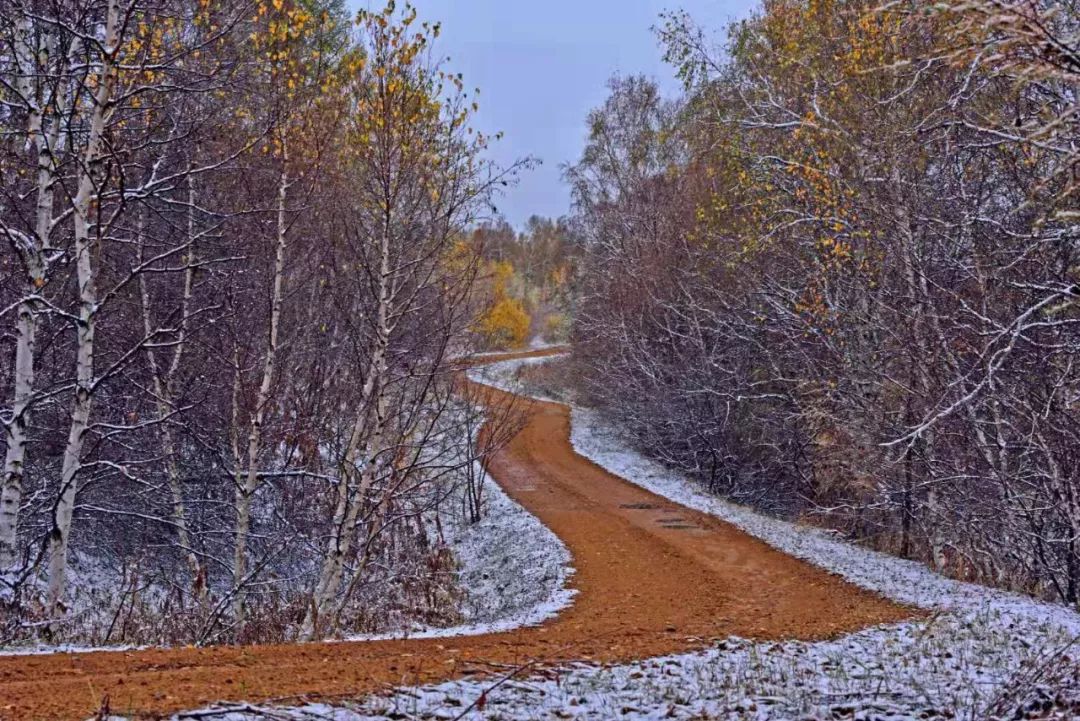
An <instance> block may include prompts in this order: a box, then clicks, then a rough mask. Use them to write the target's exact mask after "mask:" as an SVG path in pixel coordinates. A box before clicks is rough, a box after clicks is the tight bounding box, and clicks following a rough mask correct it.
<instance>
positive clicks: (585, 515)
mask: <svg viewBox="0 0 1080 721" xmlns="http://www.w3.org/2000/svg"><path fill="white" fill-rule="evenodd" d="M569 430H570V421H569V412H568V409H567V408H566V407H565V406H562V405H558V404H554V403H534V404H532V406H531V408H530V409H529V417H528V421H527V424H526V425H525V427H524V429H523V430H522V431H521V433H519V434H518V435H517V436H516V437H515V438H514V440H513V441H512V442H511V443H510V444H509V445H508V446H507V447H506V448H504V449H503V450H502V451H501V452H500V453H499V454H498V455H497V456H496V457H495V458H494V459H493V460H492V462H491V463H490V468H489V470H490V472H491V474H492V475H493V476H494V478H495V479H496V480H497V481H498V482H499V484H500V485H502V487H503V488H504V489H506V491H507V493H509V494H510V495H511V496H512V497H513V498H514V499H515V500H517V501H518V502H519V503H521V504H522V505H523V506H525V507H526V508H527V509H529V511H531V512H532V513H534V514H536V516H538V517H539V518H540V519H541V520H542V521H543V522H544V523H545V524H546V525H547V526H548V527H549V528H551V529H552V530H553V531H554V532H555V533H556V534H558V536H559V537H560V538H561V539H562V540H563V542H564V543H565V544H566V545H567V547H568V548H569V549H570V552H571V553H572V554H573V564H574V566H575V568H576V569H577V571H576V573H575V574H574V576H573V578H572V585H573V587H574V588H576V589H577V590H578V592H579V593H578V595H577V597H576V598H575V600H574V603H573V606H572V607H571V608H569V609H567V610H565V611H563V612H562V613H561V614H560V615H559V616H558V617H557V618H555V619H553V620H551V621H549V622H548V623H545V624H544V625H542V626H539V627H535V628H526V629H522V630H518V631H512V632H508V633H500V634H491V635H484V636H471V637H462V638H455V639H434V640H408V641H371V642H356V643H317V644H301V645H285V646H259V647H249V648H240V647H214V648H177V649H161V650H146V651H133V652H130V653H124V652H106V653H75V654H56V655H40V656H9V657H0V718H2V719H6V720H10V721H26V720H28V719H86V718H88V717H89V716H91V715H92V714H94V713H95V712H96V711H97V710H98V709H99V708H100V707H101V705H102V699H103V698H104V697H105V696H106V695H107V696H108V697H109V699H110V706H111V710H112V712H113V713H115V714H129V715H132V716H135V717H138V718H158V717H161V716H166V715H168V714H169V713H171V712H175V711H178V710H181V709H190V708H196V707H200V706H205V705H208V704H210V703H212V702H215V701H251V702H266V701H282V702H298V701H302V700H304V699H316V698H321V699H326V698H328V697H329V698H333V697H338V698H341V697H359V696H363V695H365V694H368V693H370V692H378V691H382V690H385V689H387V688H389V687H392V686H396V685H402V684H416V683H428V682H435V681H443V680H447V679H450V678H453V677H458V676H462V675H465V674H469V673H485V672H490V671H491V670H492V669H494V668H498V667H499V666H497V665H500V664H508V665H520V664H525V663H528V662H530V661H541V662H544V663H558V662H563V661H571V660H575V661H581V660H584V661H594V662H621V661H630V660H633V659H640V658H645V657H649V656H657V655H662V654H669V653H674V652H679V651H687V650H691V649H695V648H701V647H703V646H705V645H707V644H708V643H709V641H710V640H711V639H714V638H718V637H721V638H722V637H726V636H728V635H739V636H744V637H749V638H756V639H805V640H811V639H823V638H828V637H833V636H837V635H840V634H844V633H849V632H852V631H856V630H858V629H861V628H865V627H867V626H871V625H875V624H881V623H888V622H894V621H899V620H901V619H904V618H907V617H910V616H912V615H913V612H912V611H911V610H910V609H905V608H903V607H900V606H897V605H895V604H893V603H891V602H889V601H887V600H885V599H883V598H880V597H878V596H876V595H874V594H871V593H868V592H866V591H863V590H861V589H859V588H856V587H855V586H852V585H850V584H848V583H846V582H844V581H843V580H841V579H840V578H838V577H836V576H834V575H831V574H829V573H827V572H825V571H822V570H820V569H818V568H815V567H813V566H811V565H809V564H807V563H804V562H802V561H799V560H796V559H794V558H792V557H790V556H787V555H785V554H783V553H780V552H779V551H776V550H773V549H772V548H770V547H768V546H767V545H765V544H764V543H762V542H761V541H758V540H756V539H754V538H752V537H751V536H749V535H747V534H745V533H743V532H742V531H739V530H738V529H736V528H734V527H733V526H730V525H728V524H726V523H723V522H721V521H719V520H717V519H715V518H713V517H711V516H707V515H704V514H702V513H698V512H697V511H693V510H690V509H687V508H684V507H682V506H679V505H677V504H674V503H672V502H670V501H668V500H666V499H664V498H661V497H659V496H656V495H653V494H651V493H649V492H647V491H644V490H642V489H640V488H637V487H636V486H633V485H631V484H629V483H627V482H626V481H624V480H622V479H620V478H618V477H616V476H613V475H611V474H610V473H607V472H606V471H604V470H602V469H601V468H599V467H598V466H596V465H595V464H593V463H591V462H589V461H587V460H586V459H584V458H582V457H580V456H578V455H577V454H575V453H574V452H573V450H572V448H571V446H570V441H569ZM673 519H678V520H677V521H675V520H673Z"/></svg>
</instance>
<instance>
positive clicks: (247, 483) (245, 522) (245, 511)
mask: <svg viewBox="0 0 1080 721" xmlns="http://www.w3.org/2000/svg"><path fill="white" fill-rule="evenodd" d="M288 164H289V157H288V146H287V145H286V143H285V140H284V139H283V140H282V159H281V176H280V179H279V181H278V198H277V234H276V235H277V237H276V242H275V257H274V286H273V291H272V293H271V298H270V334H269V337H268V338H267V343H266V356H265V360H264V362H263V370H262V382H261V383H260V385H259V395H258V397H257V398H256V400H255V412H254V415H253V417H252V419H251V427H250V429H249V431H248V443H247V472H246V473H245V474H244V476H243V478H242V479H239V482H238V483H237V488H236V546H235V548H234V549H233V592H234V594H235V597H234V599H233V618H234V619H235V620H237V621H240V620H243V618H244V593H243V586H244V584H245V583H246V582H247V578H246V576H247V543H248V535H249V533H250V531H251V502H252V498H253V496H254V495H255V492H256V491H257V490H258V488H259V468H258V463H259V449H260V447H261V444H262V428H263V423H265V421H266V408H267V405H268V404H269V402H270V391H271V389H272V387H273V380H274V373H275V370H276V362H277V352H278V335H279V330H280V325H281V309H282V304H283V301H284V293H285V251H286V249H287V247H288V222H287V221H288V219H287V216H286V204H287V201H288V194H289V172H288Z"/></svg>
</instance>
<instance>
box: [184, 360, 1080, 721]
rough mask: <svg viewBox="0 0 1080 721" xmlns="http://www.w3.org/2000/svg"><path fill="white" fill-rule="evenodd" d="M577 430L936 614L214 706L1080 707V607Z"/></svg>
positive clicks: (707, 714)
mask: <svg viewBox="0 0 1080 721" xmlns="http://www.w3.org/2000/svg"><path fill="white" fill-rule="evenodd" d="M526 362H529V361H526ZM521 364H522V362H521V361H517V362H510V363H504V364H498V365H496V366H491V367H487V368H484V369H477V370H476V371H474V376H475V377H477V379H479V380H484V381H486V382H490V383H493V384H495V385H499V386H500V387H503V388H508V389H514V385H515V384H514V380H513V378H514V373H515V371H516V369H517V368H519V367H520V366H521ZM572 440H573V443H574V446H575V448H576V449H577V450H578V452H579V453H581V454H582V455H584V456H586V457H588V458H590V459H591V460H593V461H594V462H596V463H598V464H599V465H601V466H603V467H605V468H607V469H608V470H610V471H612V472H613V473H616V474H618V475H620V476H622V477H623V478H626V479H627V480H629V481H631V482H633V483H636V484H638V485H640V486H642V487H644V488H647V489H648V490H650V491H653V492H654V493H657V494H659V495H662V496H665V497H667V498H670V499H671V500H672V501H675V502H678V503H681V504H684V505H686V506H690V507H692V508H695V509H698V510H701V511H703V512H707V513H712V514H715V515H716V516H718V517H720V518H722V519H724V520H726V521H728V522H730V523H732V524H734V525H737V526H739V527H740V528H742V529H744V530H746V531H747V532H748V533H751V534H752V535H755V536H757V537H759V538H761V539H762V540H764V541H766V542H767V543H769V544H770V545H772V546H774V547H776V548H778V549H780V550H783V551H785V552H787V553H790V554H792V555H794V556H797V557H799V558H803V559H805V560H807V561H809V562H811V563H814V564H815V565H818V566H820V567H822V568H825V569H827V570H829V571H832V572H834V573H837V574H839V575H841V576H843V577H844V578H846V579H847V580H849V581H851V582H852V583H855V584H857V585H859V586H862V587H864V588H868V589H871V590H874V591H877V592H879V593H882V594H883V595H886V596H888V597H890V598H892V599H895V600H897V601H899V602H902V603H906V604H910V605H913V606H918V607H922V608H925V609H927V610H928V611H930V612H931V615H930V617H929V618H928V619H927V620H920V621H913V622H908V623H901V624H895V625H890V626H883V627H878V628H872V629H868V630H865V631H862V632H860V633H855V634H852V635H849V636H845V637H843V638H840V639H837V640H833V641H824V642H817V643H802V642H784V643H761V642H752V641H747V640H744V639H736V638H733V639H729V640H728V641H726V642H723V643H720V644H717V645H716V647H714V648H712V649H709V650H707V651H703V652H699V653H690V654H680V655H675V656H667V657H661V658H655V659H649V660H646V661H641V662H638V663H632V664H625V665H618V666H608V667H596V666H586V665H576V666H572V667H567V668H561V669H557V670H550V669H549V670H546V671H545V672H544V673H543V675H542V676H534V677H529V675H528V673H523V674H522V676H523V677H522V678H511V679H507V680H505V681H502V682H500V680H499V679H494V680H486V681H475V680H472V681H454V682H448V683H444V684H439V685H436V686H429V687H424V688H411V689H401V690H399V691H398V692H397V693H396V694H395V695H392V696H385V697H375V698H371V699H368V700H366V701H364V702H362V703H360V704H357V705H355V706H353V707H350V708H343V707H337V708H331V707H328V706H324V705H311V706H307V707H303V708H295V709H275V710H265V709H264V710H257V709H248V710H247V711H246V712H239V711H236V712H225V713H223V714H221V715H219V716H214V718H215V719H217V720H218V721H224V720H227V721H242V720H243V721H246V720H248V719H253V718H273V719H290V720H297V719H321V720H329V719H333V720H334V721H366V720H368V719H382V718H433V719H455V718H486V719H507V720H509V719H515V720H516V719H522V720H525V719H536V718H566V719H570V718H574V719H610V718H624V719H635V720H636V719H661V718H684V719H699V718H709V719H732V720H734V719H740V720H764V719H792V720H794V719H822V720H825V719H861V720H862V721H873V720H876V721H914V720H916V719H954V718H955V719H966V720H969V721H982V720H984V719H996V718H1001V719H1006V718H1008V719H1014V718H1015V719H1021V718H1039V719H1051V718H1052V719H1080V679H1078V678H1077V677H1076V669H1077V668H1080V666H1077V665H1074V664H1075V658H1076V656H1077V652H1078V651H1080V649H1078V648H1076V647H1075V646H1071V647H1070V644H1075V643H1076V640H1077V638H1078V637H1080V615H1077V614H1076V613H1075V612H1073V611H1071V610H1069V609H1067V608H1064V607H1061V606H1057V605H1053V604H1046V603H1040V602H1037V601H1034V600H1032V599H1030V598H1027V597H1024V596H1020V595H1016V594H1010V593H1005V592H1000V591H994V590H991V589H987V588H984V587H981V586H976V585H972V584H967V583H961V582H957V581H953V580H950V579H947V578H943V577H941V576H939V575H937V574H935V573H933V572H931V571H930V570H929V569H927V568H926V567H924V566H922V565H920V564H917V563H913V562H909V561H904V560H900V559H897V558H894V557H892V556H888V555H884V554H879V553H874V552H871V551H867V550H865V549H863V548H859V547H857V546H854V545H851V544H848V543H844V542H842V541H839V540H837V539H835V538H833V537H832V536H830V535H829V534H827V533H825V532H822V531H819V530H816V529H811V528H806V527H803V526H799V525H796V524H792V523H787V522H784V521H779V520H776V519H772V518H768V517H766V516H762V515H761V514H758V513H755V512H753V511H751V510H749V509H746V508H743V507H740V506H736V505H734V504H731V503H727V502H725V501H722V500H720V499H717V498H715V497H713V496H710V495H708V494H706V493H704V492H703V491H701V490H699V489H697V488H695V487H694V485H693V484H692V483H691V482H690V481H688V480H686V479H685V478H682V477H680V476H679V475H678V474H675V473H672V472H671V471H669V470H667V469H665V468H664V467H662V466H660V465H659V464H656V463H654V462H652V461H650V460H648V459H646V458H644V457H642V456H641V455H640V454H638V453H636V452H635V451H634V450H633V449H632V448H630V447H629V445H628V444H627V443H626V442H625V441H623V440H622V439H621V438H620V437H619V436H618V434H617V433H615V432H614V431H613V430H612V429H610V428H609V427H607V426H606V425H605V423H604V422H603V419H602V418H600V417H599V416H598V415H597V414H596V413H594V412H592V411H590V410H587V409H583V408H574V409H573V432H572ZM1054 654H1060V655H1056V656H1055V655H1054ZM1070 657H1071V659H1074V660H1073V661H1070V660H1069V659H1070ZM481 699H482V702H479V701H480V700H481ZM478 702H479V703H478ZM202 718H206V717H205V716H203V717H202Z"/></svg>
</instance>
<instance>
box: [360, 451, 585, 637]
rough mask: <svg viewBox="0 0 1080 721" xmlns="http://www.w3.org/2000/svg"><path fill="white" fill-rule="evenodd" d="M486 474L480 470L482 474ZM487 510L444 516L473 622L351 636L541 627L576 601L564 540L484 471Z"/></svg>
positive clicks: (464, 611)
mask: <svg viewBox="0 0 1080 721" xmlns="http://www.w3.org/2000/svg"><path fill="white" fill-rule="evenodd" d="M478 472H479V471H478ZM483 478H484V491H483V494H484V498H485V508H486V515H485V516H484V517H483V518H482V519H481V520H480V521H479V522H478V523H476V524H468V523H466V522H465V521H464V520H462V519H461V514H458V513H449V514H447V515H446V516H444V517H443V524H444V528H445V529H446V534H447V536H448V542H449V543H450V545H451V547H452V548H453V549H454V554H455V555H456V556H457V558H458V561H459V562H460V563H461V569H460V570H459V572H458V573H459V584H460V586H461V588H462V589H464V591H465V592H466V594H467V595H466V597H465V601H464V603H463V606H462V608H461V613H462V615H463V616H464V617H465V618H466V619H467V621H468V623H466V624H464V625H460V626H451V627H447V628H432V627H417V628H414V629H412V630H409V631H400V632H395V633H389V634H378V635H358V636H350V637H349V638H348V639H346V640H348V641H372V640H379V639H399V638H447V637H450V636H476V635H480V634H485V633H497V632H501V631H510V630H513V629H515V628H522V627H524V626H535V625H538V624H540V623H543V622H544V621H546V620H548V619H549V618H552V617H554V616H556V615H558V613H559V612H560V611H562V610H563V609H564V608H567V607H568V606H569V605H570V604H571V603H572V602H573V598H574V595H575V594H576V593H577V591H576V590H574V589H570V588H567V585H568V583H569V579H570V576H571V575H573V573H574V569H573V567H572V566H571V558H570V551H569V550H568V549H567V548H566V545H565V544H563V542H562V541H561V540H559V537H558V536H556V535H555V534H554V533H552V531H551V530H550V529H549V528H548V527H547V526H545V525H544V524H543V523H541V522H540V519H538V518H537V517H536V516H534V515H532V514H531V513H529V512H528V511H526V510H525V509H524V508H523V507H522V506H521V505H520V504H518V503H517V502H516V501H514V500H513V499H512V498H510V496H508V495H506V493H505V492H504V491H503V490H502V488H500V487H499V484H498V483H496V482H495V481H494V480H493V479H492V478H491V477H490V476H489V475H487V474H486V473H484V474H483Z"/></svg>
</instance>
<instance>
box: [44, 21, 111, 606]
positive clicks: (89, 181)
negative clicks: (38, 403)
mask: <svg viewBox="0 0 1080 721" xmlns="http://www.w3.org/2000/svg"><path fill="white" fill-rule="evenodd" d="M119 31H120V4H119V0H110V2H109V7H108V15H107V19H106V26H105V49H104V54H103V57H102V67H101V74H100V77H99V80H98V85H97V89H96V92H95V93H94V105H93V109H92V112H91V117H90V131H89V136H88V138H87V143H86V149H85V152H84V157H83V163H82V166H81V167H80V169H79V174H78V178H79V184H78V192H77V193H76V195H75V199H74V201H73V210H74V223H75V249H74V250H75V268H76V277H77V282H78V289H79V317H78V321H77V328H76V342H77V351H76V362H75V400H74V402H73V404H72V409H71V429H70V431H69V433H68V440H67V445H66V447H65V448H64V460H63V467H62V471H61V477H60V494H59V497H58V498H57V501H56V507H55V508H54V510H53V528H52V532H51V533H50V536H49V548H48V588H47V590H46V600H47V603H48V609H49V612H50V613H51V614H56V613H57V612H58V611H61V610H62V602H63V597H64V592H65V590H66V588H65V586H66V580H67V555H68V543H69V541H70V537H71V519H72V514H73V513H74V510H75V498H76V493H77V482H78V474H79V471H80V469H81V467H82V450H83V441H84V436H85V434H86V430H87V428H88V427H89V423H90V407H91V402H92V400H93V393H94V326H95V322H96V314H97V290H96V288H95V275H96V273H95V270H94V258H93V245H94V243H93V239H92V238H91V227H92V225H93V224H92V222H91V218H90V213H91V212H92V201H93V200H94V197H95V193H96V187H95V183H96V179H95V177H94V174H95V171H96V170H97V168H98V166H99V165H100V163H101V143H102V137H103V135H104V133H105V125H106V123H107V121H108V117H109V115H110V114H111V107H110V104H111V102H112V93H113V89H114V87H115V85H116V74H115V68H114V60H115V53H116V52H117V50H118V46H119Z"/></svg>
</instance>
